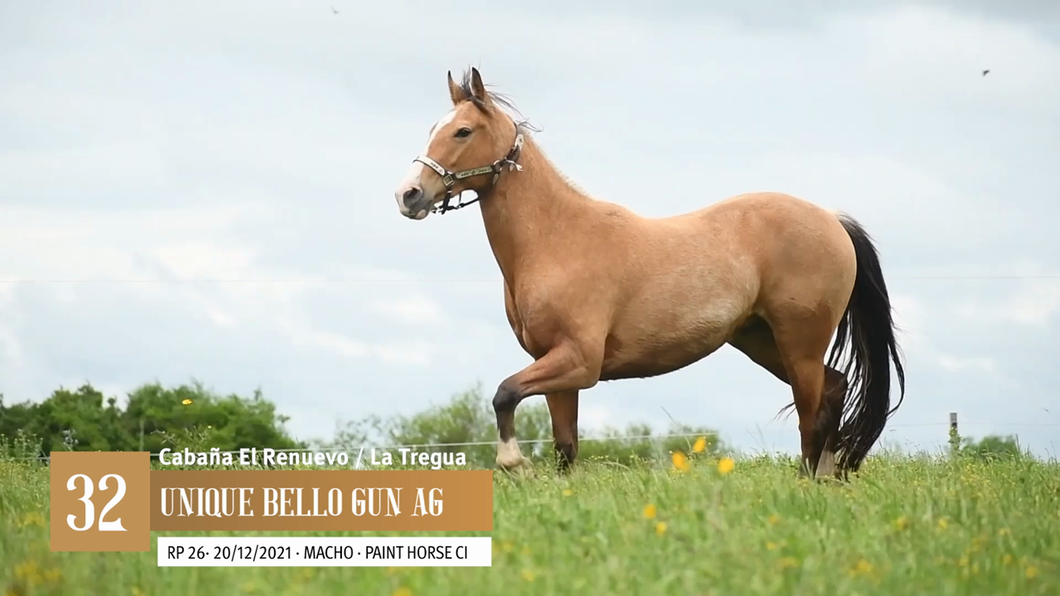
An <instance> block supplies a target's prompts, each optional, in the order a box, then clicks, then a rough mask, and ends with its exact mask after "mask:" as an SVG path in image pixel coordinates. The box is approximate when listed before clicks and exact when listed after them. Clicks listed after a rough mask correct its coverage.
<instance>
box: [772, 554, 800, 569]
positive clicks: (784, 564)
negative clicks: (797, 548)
mask: <svg viewBox="0 0 1060 596" xmlns="http://www.w3.org/2000/svg"><path fill="white" fill-rule="evenodd" d="M777 564H778V565H780V568H781V569H787V568H789V567H798V566H799V560H798V559H796V558H795V557H781V558H780V560H779V561H777Z"/></svg>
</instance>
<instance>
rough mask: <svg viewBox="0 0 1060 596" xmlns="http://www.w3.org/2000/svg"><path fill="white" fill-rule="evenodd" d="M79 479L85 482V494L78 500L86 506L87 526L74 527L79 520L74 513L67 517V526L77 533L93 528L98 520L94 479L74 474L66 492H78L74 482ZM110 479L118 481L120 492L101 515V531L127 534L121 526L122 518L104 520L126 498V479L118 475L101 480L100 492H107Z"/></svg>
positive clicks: (68, 482) (107, 476) (110, 475)
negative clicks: (93, 502) (75, 521)
mask: <svg viewBox="0 0 1060 596" xmlns="http://www.w3.org/2000/svg"><path fill="white" fill-rule="evenodd" d="M78 478H82V479H84V481H85V494H84V495H82V496H81V497H80V498H78V499H77V500H78V501H81V502H82V503H84V504H85V525H83V526H81V527H77V526H76V525H74V520H76V519H77V516H76V515H74V514H73V513H71V514H70V515H67V516H66V525H68V526H70V528H71V529H72V530H74V531H75V532H84V531H85V530H87V529H89V528H91V527H92V522H94V521H95V518H96V508H95V506H94V505H93V504H92V501H91V499H92V491H93V486H92V479H91V478H89V477H88V476H86V475H84V474H74V475H73V476H71V477H70V479H69V480H67V481H66V490H76V489H77V484H76V483H75V482H74V481H75V480H77V479H78ZM110 478H113V479H114V480H116V481H117V483H118V492H117V493H115V495H114V497H113V498H111V500H110V501H108V502H107V504H106V506H104V507H103V511H101V512H100V513H99V531H100V532H125V531H126V530H125V528H124V527H123V526H122V525H121V518H120V517H119V518H118V519H116V520H114V521H103V518H104V517H106V515H107V513H109V512H110V510H111V509H113V508H114V506H115V505H117V504H118V503H119V502H120V501H121V500H122V498H123V497H124V496H125V479H124V478H122V477H121V476H119V475H117V474H107V475H106V476H104V477H102V478H100V479H99V490H107V480H108V479H110Z"/></svg>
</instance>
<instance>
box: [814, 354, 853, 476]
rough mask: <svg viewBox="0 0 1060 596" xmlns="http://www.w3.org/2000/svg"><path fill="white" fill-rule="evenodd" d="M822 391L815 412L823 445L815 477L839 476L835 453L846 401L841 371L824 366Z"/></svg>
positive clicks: (844, 379) (845, 385)
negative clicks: (821, 432)
mask: <svg viewBox="0 0 1060 596" xmlns="http://www.w3.org/2000/svg"><path fill="white" fill-rule="evenodd" d="M824 381H825V386H824V393H823V394H822V396H821V408H820V411H819V412H818V413H817V417H818V418H819V419H820V424H821V427H822V428H824V435H825V438H824V447H823V448H822V451H821V458H820V459H819V460H818V462H817V472H816V477H818V478H821V477H824V476H835V477H837V478H838V477H839V476H840V472H839V471H838V470H837V469H836V465H835V454H836V450H837V449H838V447H839V422H840V419H841V418H842V417H843V405H844V403H845V401H846V394H847V380H846V377H845V376H844V375H843V373H841V372H839V371H838V370H836V369H834V368H832V367H830V366H825V367H824Z"/></svg>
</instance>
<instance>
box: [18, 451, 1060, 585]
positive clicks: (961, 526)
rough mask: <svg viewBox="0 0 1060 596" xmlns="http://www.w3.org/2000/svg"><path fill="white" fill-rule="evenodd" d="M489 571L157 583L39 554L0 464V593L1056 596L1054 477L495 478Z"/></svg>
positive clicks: (772, 470) (231, 574)
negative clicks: (827, 480)
mask: <svg viewBox="0 0 1060 596" xmlns="http://www.w3.org/2000/svg"><path fill="white" fill-rule="evenodd" d="M495 478H496V481H495V482H496V491H495V506H494V512H495V531H494V533H493V537H494V559H493V567H492V568H481V569H459V568H453V569H446V568H400V569H385V568H271V569H270V568H242V569H240V568H228V569H225V568H158V567H156V565H155V561H156V555H155V553H153V552H152V553H52V552H50V551H49V548H48V470H47V468H46V467H45V466H41V465H37V464H25V463H20V462H12V461H0V570H2V571H0V573H2V575H0V587H3V588H4V590H5V593H6V594H27V595H29V594H63V595H70V596H73V595H78V594H100V595H104V594H105V595H108V596H109V595H111V594H123V595H125V594H130V595H139V594H146V595H151V596H154V595H163V594H179V595H182V596H183V595H189V594H196V595H208V594H225V595H228V594H340V593H341V594H349V593H353V594H358V595H366V596H367V595H381V596H390V595H401V596H418V595H433V596H445V595H453V596H477V595H491V594H503V595H506V596H516V595H520V594H526V595H533V596H544V595H547V594H578V595H582V596H595V595H604V594H667V595H685V594H690V595H691V594H718V595H721V594H733V595H740V596H746V595H752V594H799V595H800V596H808V595H811V594H842V595H850V594H858V595H861V596H867V595H870V594H886V595H888V596H890V595H895V594H902V595H913V594H930V595H931V596H943V595H948V594H984V595H990V596H997V595H999V594H1020V595H1032V594H1060V466H1058V465H1056V464H1055V463H1053V464H1046V463H1040V462H1035V461H1010V462H1004V463H984V462H975V461H947V460H944V459H930V458H908V457H875V458H870V459H869V461H868V462H867V463H866V466H865V467H864V468H863V470H862V474H861V476H860V477H859V478H856V479H852V481H851V482H850V483H849V484H847V485H840V484H817V483H810V482H806V481H797V480H796V478H795V475H794V464H793V463H792V462H790V461H777V460H774V459H767V458H762V459H755V460H737V461H736V464H735V467H734V469H732V470H731V471H730V472H728V473H726V474H723V473H721V472H720V471H719V468H718V466H717V462H716V461H713V460H707V459H704V460H696V461H693V462H692V466H691V469H690V470H688V471H686V472H681V473H678V472H675V471H674V470H668V469H638V470H630V469H622V468H616V467H611V466H604V465H602V464H595V465H594V464H592V463H586V464H585V465H582V466H581V467H580V469H579V470H578V472H577V473H575V474H573V475H571V476H570V477H567V478H563V477H558V476H556V475H555V474H552V473H547V472H539V473H538V474H537V475H536V477H534V478H530V479H521V480H513V479H510V478H507V477H505V476H504V475H502V474H501V473H497V475H496V477H495Z"/></svg>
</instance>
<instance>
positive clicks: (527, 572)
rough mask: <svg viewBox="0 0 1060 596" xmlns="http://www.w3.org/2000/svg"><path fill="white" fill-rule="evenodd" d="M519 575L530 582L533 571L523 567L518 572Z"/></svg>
mask: <svg viewBox="0 0 1060 596" xmlns="http://www.w3.org/2000/svg"><path fill="white" fill-rule="evenodd" d="M519 577H521V578H523V580H525V581H528V582H532V581H534V572H533V571H530V570H529V569H523V570H522V571H520V572H519Z"/></svg>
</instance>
